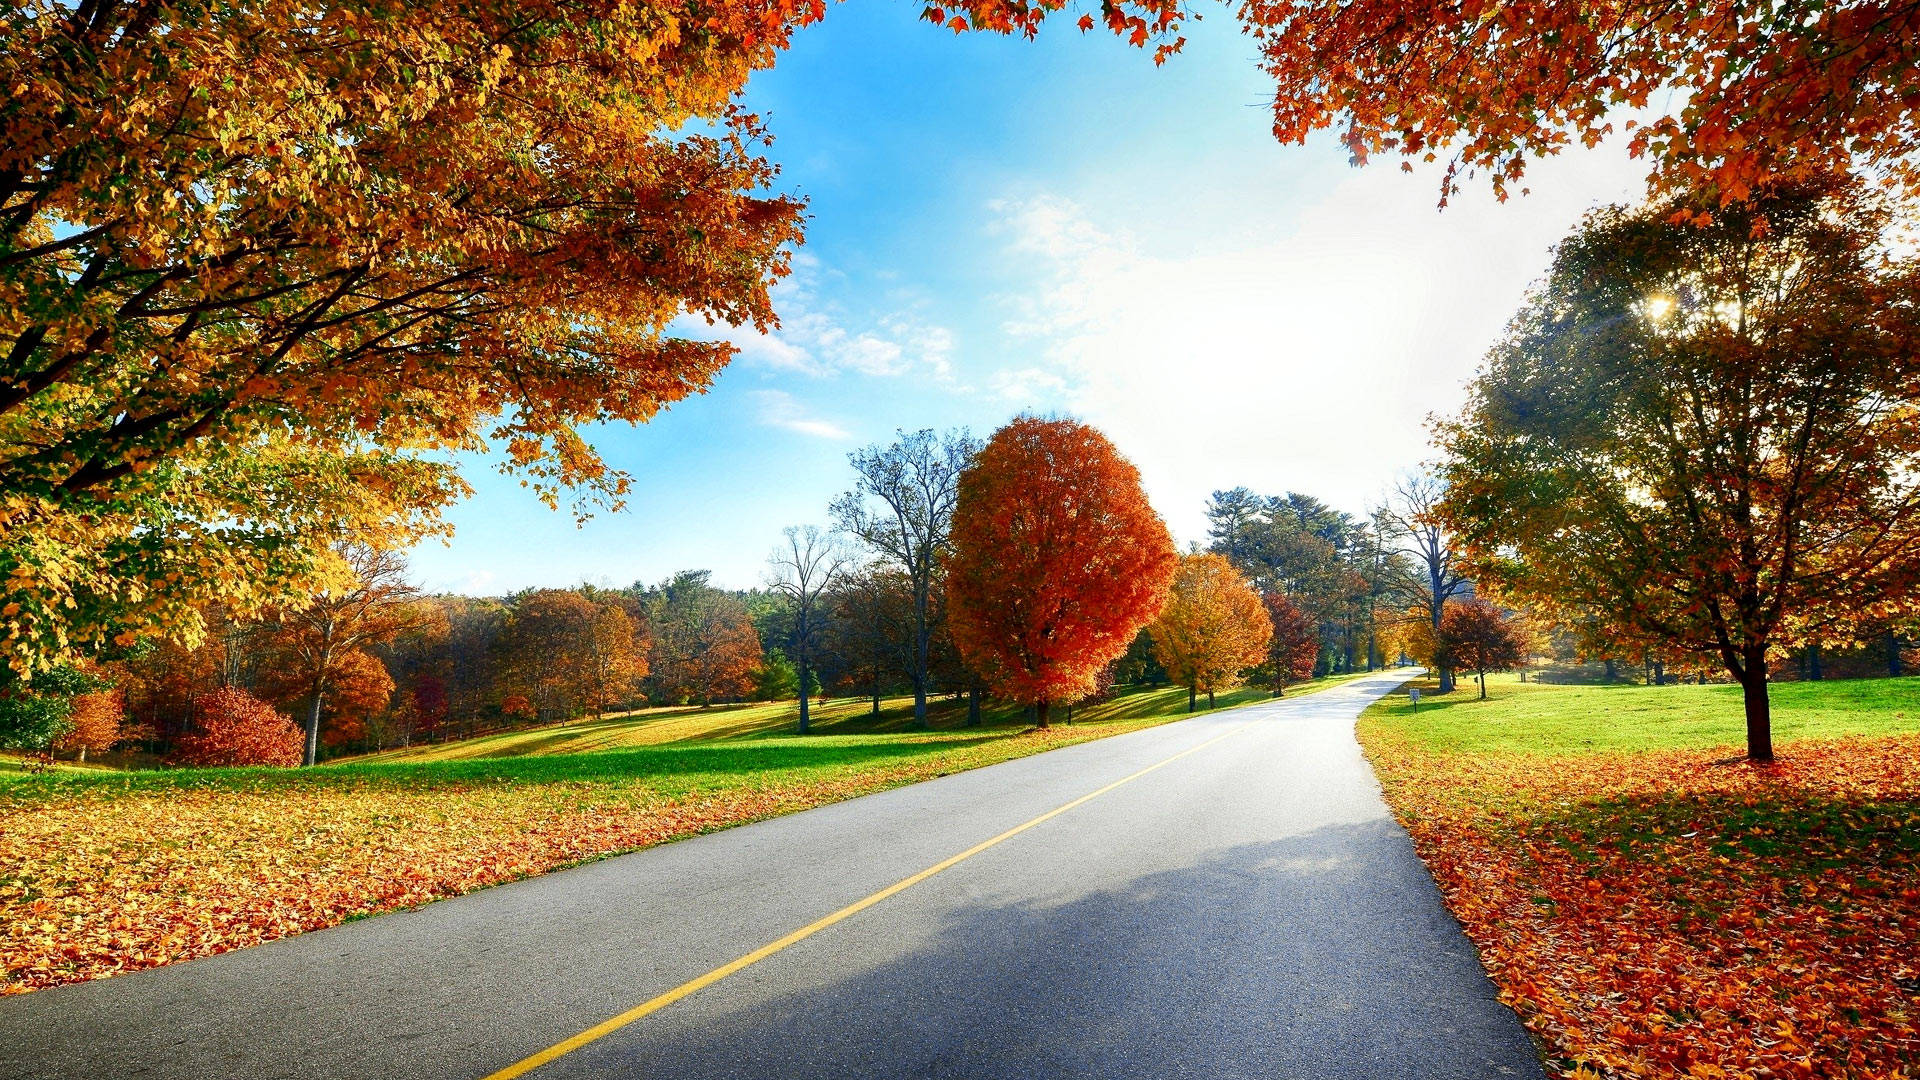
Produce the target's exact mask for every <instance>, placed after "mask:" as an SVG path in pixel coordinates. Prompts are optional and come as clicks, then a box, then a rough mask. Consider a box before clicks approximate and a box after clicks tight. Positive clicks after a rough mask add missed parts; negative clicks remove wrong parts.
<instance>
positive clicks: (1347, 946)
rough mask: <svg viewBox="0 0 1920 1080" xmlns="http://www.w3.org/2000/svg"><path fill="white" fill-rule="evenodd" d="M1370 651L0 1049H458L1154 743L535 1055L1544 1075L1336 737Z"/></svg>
mask: <svg viewBox="0 0 1920 1080" xmlns="http://www.w3.org/2000/svg"><path fill="white" fill-rule="evenodd" d="M1398 680H1399V677H1398V676H1394V675H1381V676H1374V677H1369V678H1366V679H1363V680H1360V681H1357V682H1354V683H1350V684H1348V685H1346V686H1344V687H1338V688H1334V689H1330V690H1326V691H1323V692H1321V693H1318V694H1314V695H1311V696H1308V697H1303V698H1299V699H1297V700H1292V701H1284V702H1275V703H1271V704H1266V705H1259V706H1254V707H1250V708H1245V709H1236V710H1231V711H1227V712H1223V713H1219V714H1215V715H1202V716H1200V717H1198V718H1196V719H1192V720H1187V721H1185V722H1182V723H1177V724H1170V725H1166V726H1162V727H1158V728H1153V729H1149V730H1146V731H1141V732H1136V733H1133V734H1128V735H1121V736H1117V737H1114V738H1109V739H1103V740H1100V741H1097V742H1093V743H1087V744H1083V745H1079V746H1074V747H1069V748H1066V749H1063V750H1057V751H1053V752H1051V753H1047V754H1041V755H1038V756H1035V757H1030V758H1024V759H1021V760H1018V761H1011V762H1007V763H1005V764H1001V765H995V766H992V767H989V768H985V769H978V770H975V771H972V772H967V773H961V774H958V775H954V776H949V777H943V778H941V779H938V780H934V781H930V782H928V783H923V784H917V785H914V786H912V787H907V788H900V789H897V790H894V791H889V792H884V793H882V794H878V795H872V796H868V797H866V798H862V799H856V800H853V801H851V802H846V803H841V804H838V805H835V806H828V807H822V808H820V809H817V810H811V811H807V812H805V813H800V814H794V815H791V816H788V817H784V818H779V819H776V820H773V821H767V822H762V823H760V824H756V825H750V826H746V827H743V828H739V829H733V830H729V831H727V832H722V833H715V834H713V835H710V836H705V837H700V838H697V839H694V840H688V841H684V842H681V843H677V844H671V845H667V846H665V847H660V848H655V849H653V850H650V851H643V852H638V853H636V854H633V855H627V856H623V857H621V858H617V859H610V860H607V861H604V862H600V863H595V864H593V865H590V866H584V867H579V868H576V869H573V870H568V871H564V872H561V873H557V874H551V875H548V876H546V877H542V878H536V879H532V880H529V881H523V882H518V883H515V884H511V885H504V886H500V887H498V888H493V889H487V890H484V891H481V892H478V893H474V894H472V895H469V896H464V897H460V898H457V899H453V900H446V901H442V902H440V903H436V904H432V905H429V906H427V907H425V908H422V909H421V910H419V911H414V912H404V913H397V914H393V915H386V916H383V917H380V918H377V919H369V920H365V921H362V922H357V923H351V924H348V925H346V926H341V927H337V928H334V929H331V930H323V931H319V932H316V933H311V934H306V935H302V936H300V937H296V938H289V939H286V940H283V941H277V942H271V943H269V944H266V945H261V946H258V947H255V948H251V949H243V950H239V951H236V952H231V953H227V954H225V955H221V956H215V957H209V958H207V959H204V960H197V961H193V962H190V963H186V964H180V965H176V966H174V967H169V968H161V969H158V970H154V971H146V972H140V973H137V974H133V975H128V976H123V977H121V978H117V979H109V980H104V981H101V982H94V983H85V984H80V985H75V986H66V987H59V988H55V989H51V990H44V991H40V992H38V993H33V994H26V995H21V996H15V997H10V998H0V1077H5V1078H8V1080H12V1078H23V1080H24V1078H35V1080H38V1078H64V1077H85V1078H88V1080H101V1078H109V1077H167V1078H194V1080H208V1078H216V1077H245V1078H248V1080H263V1078H269V1077H328V1078H349V1077H368V1078H383V1080H384V1078H394V1080H401V1078H414V1077H435V1078H441V1077H445V1078H462V1080H476V1078H479V1077H483V1076H487V1075H488V1074H490V1073H493V1072H494V1071H496V1070H499V1069H502V1068H505V1067H508V1066H510V1065H512V1064H513V1063H515V1062H518V1061H520V1060H521V1059H523V1058H524V1057H526V1056H528V1055H530V1054H534V1053H536V1052H538V1051H540V1050H542V1049H544V1048H546V1047H548V1046H551V1045H553V1044H554V1043H557V1042H559V1041H560V1040H563V1039H566V1038H568V1037H570V1036H573V1035H575V1034H576V1033H578V1032H581V1031H582V1030H584V1029H587V1028H590V1027H592V1026H594V1025H596V1024H599V1023H601V1022H602V1021H604V1020H606V1019H608V1018H609V1017H613V1016H615V1015H618V1014H620V1013H622V1012H625V1011H627V1010H629V1009H631V1008H633V1007H634V1006H636V1005H638V1004H640V1003H642V1002H645V1001H647V1000H649V999H650V998H653V997H655V996H656V995H659V994H662V993H663V992H666V991H668V990H671V989H673V988H675V987H677V986H680V985H681V984H683V983H685V982H687V981H688V980H691V979H694V978H697V977H699V976H701V975H702V974H704V973H706V972H709V971H711V970H713V969H715V968H717V967H719V966H721V965H724V964H727V963H728V962H730V961H733V960H735V959H737V958H739V957H742V956H743V955H746V954H748V953H751V952H752V951H754V950H755V949H758V948H760V947H762V946H764V945H766V944H768V943H770V942H774V941H776V940H778V939H780V938H781V937H782V936H783V935H787V934H789V933H791V932H792V931H794V930H795V929H796V928H799V927H802V926H805V925H807V924H809V923H811V922H813V921H814V920H816V919H819V918H821V917H822V916H824V915H827V914H829V913H831V912H834V911H836V910H839V909H840V908H842V907H845V906H846V905H849V904H852V903H854V902H856V901H859V900H861V899H862V898H864V897H867V896H869V895H871V894H873V893H874V892H876V891H878V890H881V889H885V888H887V887H888V886H890V885H893V884H895V883H897V882H899V881H901V880H902V879H904V878H906V877H908V876H910V875H913V874H915V873H917V872H919V871H921V870H924V869H926V868H928V867H930V866H933V865H935V864H937V863H939V862H941V861H942V860H944V859H947V858H949V857H951V856H953V855H955V854H956V853H959V852H962V851H965V850H967V849H968V848H970V847H972V846H974V845H976V844H978V843H980V842H981V841H983V840H987V839H989V838H991V837H994V836H996V835H998V834H999V833H1001V832H1003V831H1005V830H1008V829H1010V828H1013V827H1015V826H1018V825H1020V824H1022V823H1025V822H1028V821H1031V820H1032V819H1033V818H1035V817H1037V816H1039V815H1042V814H1046V813H1047V812H1049V811H1053V810H1056V809H1058V808H1059V807H1061V806H1062V805H1064V804H1067V803H1069V802H1072V801H1073V800H1075V799H1078V798H1080V797H1081V796H1084V795H1087V794H1088V793H1090V792H1094V791H1097V790H1099V789H1100V788H1102V787H1105V786H1106V785H1109V784H1111V783H1113V782H1115V781H1118V780H1122V779H1124V778H1126V777H1129V776H1132V775H1134V774H1136V773H1138V772H1139V771H1140V770H1142V769H1145V768H1147V767H1149V766H1154V765H1156V764H1159V763H1162V762H1166V763H1165V764H1164V765H1161V766H1160V767H1159V768H1156V769H1154V770H1153V771H1151V772H1149V773H1146V774H1144V775H1140V776H1138V777H1137V778H1135V779H1132V780H1130V781H1127V782H1125V783H1123V784H1121V785H1120V786H1118V787H1115V788H1113V789H1112V790H1110V791H1107V792H1105V793H1103V794H1100V795H1098V796H1097V797H1095V798H1093V799H1090V800H1088V801H1086V802H1084V803H1082V804H1081V805H1078V806H1075V807H1073V808H1072V809H1069V810H1066V811H1065V812H1063V813H1059V814H1057V815H1055V816H1054V817H1052V818H1049V819H1048V820H1046V821H1044V822H1041V823H1040V824H1038V825H1035V826H1033V827H1032V828H1029V829H1027V830H1026V831H1023V832H1020V833H1019V834H1017V835H1015V836H1012V837H1010V838H1008V839H1006V840H1005V841H1003V842H1001V843H998V844H996V845H994V846H992V847H990V848H988V849H986V850H984V851H981V852H980V853H978V854H976V855H973V856H971V857H969V858H967V859H965V860H963V861H961V862H959V863H957V864H955V865H954V866H952V867H950V868H949V869H946V870H944V871H943V872H941V873H939V874H937V875H935V876H933V877H931V878H928V879H926V880H924V881H921V882H919V883H918V884H915V885H912V886H911V887H909V888H907V889H904V890H902V891H900V892H898V893H897V894H895V895H892V896H889V897H887V898H886V899H883V900H881V901H879V902H877V903H875V904H873V905H872V906H871V907H868V908H866V909H865V910H862V911H859V912H858V913H856V914H853V915H851V916H849V917H847V918H845V919H844V920H842V921H840V922H837V923H835V924H833V925H831V926H828V927H826V928H825V929H822V930H820V931H819V932H817V933H815V934H813V935H812V936H810V937H807V938H806V939H804V940H802V941H799V942H798V943H796V944H793V945H792V946H791V947H788V948H786V949H784V950H782V951H780V952H778V953H775V954H773V955H771V956H769V957H767V958H766V959H764V960H761V961H759V962H757V963H755V964H753V965H751V966H749V967H746V968H744V969H742V970H739V971H737V972H736V973H734V974H732V975H730V976H728V977H726V978H724V979H722V980H720V981H718V982H716V983H713V984H712V985H709V986H706V987H705V988H703V989H700V990H698V991H697V992H695V993H693V994H691V995H689V996H687V997H686V998H684V999H682V1000H679V1001H677V1002H674V1003H673V1004H670V1005H667V1006H665V1007H664V1008H661V1009H660V1010H659V1011H657V1012H655V1013H653V1014H651V1015H649V1016H646V1017H644V1018H642V1019H639V1020H637V1021H635V1022H633V1023H631V1024H629V1025H627V1026H625V1027H622V1028H620V1029H618V1030H617V1031H614V1032H612V1033H610V1034H607V1035H606V1036H604V1037H602V1038H600V1039H597V1040H596V1041H593V1042H591V1043H589V1044H587V1045H585V1046H583V1047H581V1048H579V1049H577V1050H575V1051H573V1052H571V1053H569V1054H567V1055H565V1056H563V1057H560V1058H558V1059H556V1060H554V1061H552V1062H550V1063H548V1064H546V1065H543V1066H541V1067H540V1068H538V1069H535V1070H533V1071H531V1072H529V1073H528V1074H527V1075H528V1076H531V1077H534V1078H538V1080H559V1078H563V1077H575V1078H578V1077H649V1078H656V1077H657V1078H682V1077H713V1078H730V1080H743V1078H757V1077H768V1078H779V1080H800V1078H808V1077H823V1078H824V1077H833V1078H853V1077H875V1078H878V1077H888V1078H892V1077H969V1078H972V1077H978V1078H992V1080H1002V1078H1026V1077H1033V1078H1051V1077H1099V1078H1117V1077H1142V1078H1149V1077H1150V1078H1174V1077H1209V1078H1213V1077H1222V1078H1226V1077H1268V1078H1287V1080H1317V1078H1336V1077H1353V1078H1366V1080H1396V1078H1403V1077H1404V1078H1421V1080H1425V1078H1433V1080H1444V1078H1461V1080H1487V1078H1496V1077H1509V1076H1511V1077H1534V1078H1538V1077H1540V1076H1541V1075H1542V1073H1541V1069H1540V1066H1539V1063H1538V1059H1537V1058H1536V1056H1535V1054H1534V1051H1533V1049H1532V1047H1531V1045H1530V1044H1529V1042H1528V1039H1527V1036H1526V1034H1525V1032H1524V1031H1523V1030H1522V1028H1521V1026H1520V1024H1519V1022H1518V1020H1516V1019H1515V1017H1514V1016H1513V1014H1512V1013H1511V1012H1510V1011H1508V1010H1507V1009H1506V1008H1505V1007H1504V1006H1502V1005H1500V1004H1499V1003H1498V1002H1497V1001H1496V1000H1495V998H1494V992H1493V987H1492V986H1491V984H1490V983H1489V982H1488V980H1487V978H1486V975H1485V974H1484V973H1483V972H1482V970H1481V968H1480V966H1479V963H1478V961H1477V960H1476V959H1475V956H1474V953H1473V949H1472V947H1471V945H1469V943H1468V942H1467V941H1466V939H1465V938H1464V937H1462V936H1461V933H1460V930H1459V927H1458V926H1457V925H1456V924H1455V922H1454V921H1453V919H1452V918H1451V917H1450V916H1449V915H1448V914H1447V913H1446V911H1445V910H1444V909H1443V908H1442V906H1441V903H1440V897H1439V895H1438V893H1437V892H1436V891H1435V889H1434V887H1433V884H1432V881H1431V879H1430V878H1429V877H1428V876H1427V873H1426V871H1425V869H1424V868H1423V867H1422V866H1421V864H1420V862H1419V860H1418V859H1417V858H1416V857H1415V855H1414V852H1413V849H1412V846H1411V844H1410V843H1409V842H1408V840H1407V838H1406V835H1405V834H1404V833H1403V832H1402V831H1401V830H1400V829H1399V828H1398V827H1397V826H1396V825H1395V824H1394V822H1393V821H1392V819H1391V818H1390V817H1389V816H1388V815H1387V812H1386V808H1385V807H1384V805H1383V804H1382V803H1381V801H1380V796H1379V792H1378V789H1377V787H1376V786H1375V783H1374V780H1373V776H1372V774H1371V772H1370V771H1369V770H1368V768H1367V766H1366V763H1365V762H1364V760H1363V759H1362V758H1361V756H1360V751H1359V748H1358V746H1356V745H1355V743H1354V740H1353V735H1352V722H1353V718H1354V716H1355V715H1356V714H1357V713H1358V712H1359V710H1360V709H1361V708H1362V707H1364V706H1365V704H1366V703H1367V702H1368V701H1369V700H1371V699H1373V698H1374V697H1377V696H1378V695H1380V694H1382V693H1385V692H1387V691H1388V690H1389V689H1390V688H1392V687H1393V686H1394V685H1395V684H1396V683H1397V682H1398ZM1223 735H1224V736H1225V737H1224V738H1221V736H1223ZM1196 747H1198V748H1199V749H1194V748H1196ZM1183 751H1192V752H1190V753H1186V754H1185V756H1181V757H1178V758H1177V759H1176V760H1172V761H1168V760H1167V759H1169V758H1172V757H1174V756H1175V755H1178V754H1181V753H1182V752H1183Z"/></svg>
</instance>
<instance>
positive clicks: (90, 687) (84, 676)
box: [0, 664, 109, 760]
mask: <svg viewBox="0 0 1920 1080" xmlns="http://www.w3.org/2000/svg"><path fill="white" fill-rule="evenodd" d="M108 686H109V684H108V683H107V682H106V680H104V679H102V678H101V677H100V675H99V674H98V673H97V672H95V671H93V670H91V669H89V668H86V667H81V666H77V665H69V664H61V665H56V666H54V667H49V668H43V669H41V670H40V671H38V672H36V673H35V674H34V677H33V678H32V679H31V680H28V679H21V678H13V679H7V680H0V746H8V747H13V748H15V749H18V750H28V751H34V752H36V753H38V754H39V755H41V757H42V758H43V760H44V759H45V757H46V756H47V755H49V754H51V752H52V751H53V749H54V747H55V746H57V745H58V744H59V743H60V742H61V740H63V739H66V738H68V737H70V736H71V735H72V734H73V733H74V731H75V730H76V723H75V718H74V713H75V711H76V709H77V708H78V707H80V703H81V702H82V701H83V700H84V699H86V698H87V697H88V696H89V695H92V694H96V693H99V692H101V691H104V690H106V689H108Z"/></svg>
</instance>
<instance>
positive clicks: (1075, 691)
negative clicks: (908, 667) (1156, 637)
mask: <svg viewBox="0 0 1920 1080" xmlns="http://www.w3.org/2000/svg"><path fill="white" fill-rule="evenodd" d="M1178 565H1179V557H1178V555H1176V554H1175V552H1174V548H1173V539H1172V537H1170V536H1168V534H1167V527H1166V525H1165V523H1163V522H1162V521H1161V520H1160V517H1159V515H1158V514H1155V513H1154V511H1153V507H1152V506H1150V505H1149V504H1148V503H1147V498H1146V493H1145V492H1144V491H1142V490H1141V487H1140V472H1139V470H1138V469H1136V468H1134V466H1133V464H1132V463H1131V462H1129V461H1127V460H1126V459H1125V458H1123V457H1121V456H1120V453H1119V451H1117V450H1116V449H1114V446H1113V444H1112V443H1111V442H1109V441H1107V438H1106V436H1104V435H1102V434H1100V432H1098V431H1096V430H1094V429H1093V428H1091V427H1089V426H1087V425H1085V424H1081V423H1077V422H1075V421H1072V420H1059V419H1055V420H1043V419H1040V418H1038V417H1033V416H1021V417H1018V418H1016V419H1015V420H1014V421H1013V422H1011V423H1009V424H1008V425H1007V426H1005V427H1003V428H1001V429H1000V430H999V431H997V432H995V433H994V434H993V437H992V438H991V439H988V440H987V443H986V445H985V446H984V447H982V448H981V450H980V451H979V453H978V454H977V455H975V457H974V461H973V463H972V464H971V465H969V466H968V467H967V469H966V471H965V472H964V473H962V475H961V478H960V488H959V498H958V499H957V500H956V503H955V511H954V526H953V554H952V557H951V560H950V563H949V569H948V578H947V602H948V607H949V611H948V617H949V618H951V619H952V620H953V636H954V641H955V643H956V644H957V645H958V647H959V649H960V653H961V655H962V656H963V657H965V659H966V661H967V664H968V666H969V667H971V668H972V669H973V670H975V671H977V672H979V673H980V675H981V677H982V678H984V679H985V680H986V682H987V684H988V685H989V686H991V687H992V688H993V689H994V690H995V692H996V693H998V694H999V695H1000V696H1002V697H1006V698H1011V699H1013V700H1015V701H1019V702H1022V703H1026V704H1031V705H1034V706H1035V707H1036V713H1037V717H1038V720H1039V724H1040V726H1042V727H1045V726H1046V725H1047V720H1048V708H1049V706H1050V705H1052V704H1053V703H1055V702H1065V701H1076V700H1078V699H1080V698H1082V697H1084V696H1086V695H1087V694H1088V693H1089V692H1090V691H1091V690H1092V689H1093V681H1094V675H1095V673H1096V672H1098V671H1099V670H1100V669H1101V668H1102V667H1104V666H1105V665H1106V664H1107V663H1108V662H1110V661H1112V660H1114V659H1116V658H1118V657H1119V656H1120V655H1121V654H1122V653H1124V652H1126V650H1127V645H1128V643H1130V642H1131V641H1132V640H1133V637H1134V635H1135V633H1136V632H1138V631H1139V629H1140V628H1141V627H1142V626H1144V625H1145V624H1147V623H1149V622H1151V621H1152V620H1153V618H1154V616H1156V615H1158V614H1159V612H1160V608H1161V607H1162V605H1164V604H1165V603H1166V597H1167V587H1168V585H1169V584H1170V583H1171V582H1172V579H1173V575H1174V571H1175V569H1176V568H1177V567H1178Z"/></svg>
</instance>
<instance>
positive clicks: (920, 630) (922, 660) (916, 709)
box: [913, 567, 933, 731]
mask: <svg viewBox="0 0 1920 1080" xmlns="http://www.w3.org/2000/svg"><path fill="white" fill-rule="evenodd" d="M916 576H918V577H919V578H920V580H919V581H916V582H915V583H914V594H913V730H915V731H925V730H927V651H928V650H927V646H928V639H929V638H930V637H931V636H932V635H931V634H930V633H929V632H928V629H927V606H928V595H927V594H928V591H929V588H930V579H931V578H932V576H933V571H932V569H931V568H930V567H929V568H928V569H926V570H923V571H921V572H920V574H918V575H916Z"/></svg>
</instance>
